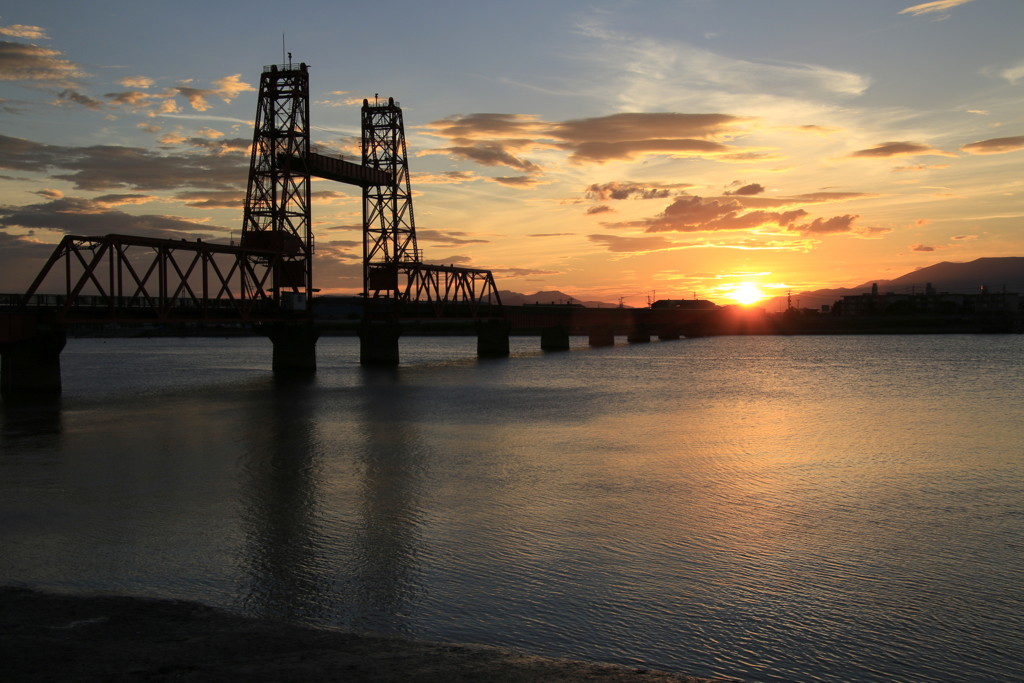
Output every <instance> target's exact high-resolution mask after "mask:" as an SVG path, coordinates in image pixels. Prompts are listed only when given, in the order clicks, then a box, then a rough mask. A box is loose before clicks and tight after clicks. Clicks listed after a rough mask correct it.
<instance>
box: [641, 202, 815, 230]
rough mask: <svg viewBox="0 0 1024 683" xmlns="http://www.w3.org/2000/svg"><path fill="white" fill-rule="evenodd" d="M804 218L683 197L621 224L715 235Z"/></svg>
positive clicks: (801, 213)
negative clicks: (656, 211)
mask: <svg viewBox="0 0 1024 683" xmlns="http://www.w3.org/2000/svg"><path fill="white" fill-rule="evenodd" d="M805 215H807V212H806V211H804V210H803V209H795V210H793V211H786V212H782V213H779V212H774V211H760V210H758V211H749V212H745V207H744V206H743V204H741V203H740V202H738V201H736V200H735V199H732V198H704V197H698V196H690V195H687V196H683V197H679V198H677V199H676V200H675V201H673V202H672V203H671V204H669V205H668V206H667V207H666V208H665V210H664V211H662V212H661V213H660V214H658V215H657V216H654V217H652V218H648V219H644V220H640V221H630V222H627V223H624V224H622V225H624V226H626V227H634V228H636V227H639V228H643V229H644V231H645V232H714V231H719V230H754V229H757V228H762V227H767V226H773V227H775V226H777V227H783V228H784V227H786V226H788V225H789V224H791V223H792V222H793V221H795V220H798V219H800V218H802V217H803V216H805Z"/></svg>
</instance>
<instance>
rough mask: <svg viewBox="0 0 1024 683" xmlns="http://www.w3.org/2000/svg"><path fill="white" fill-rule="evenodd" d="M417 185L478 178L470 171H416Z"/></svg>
mask: <svg viewBox="0 0 1024 683" xmlns="http://www.w3.org/2000/svg"><path fill="white" fill-rule="evenodd" d="M415 180H416V184H417V185H458V184H461V183H469V182H473V181H475V180H480V176H478V175H477V174H475V173H473V172H472V171H443V172H441V173H417V174H416V177H415Z"/></svg>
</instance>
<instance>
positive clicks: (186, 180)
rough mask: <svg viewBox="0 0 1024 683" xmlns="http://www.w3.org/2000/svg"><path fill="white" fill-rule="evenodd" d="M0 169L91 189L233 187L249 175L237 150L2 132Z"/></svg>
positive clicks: (233, 188)
mask: <svg viewBox="0 0 1024 683" xmlns="http://www.w3.org/2000/svg"><path fill="white" fill-rule="evenodd" d="M206 142H215V143H221V144H223V141H206ZM0 168H7V169H12V170H17V171H23V172H34V173H45V174H48V175H49V176H50V177H51V178H56V179H59V180H66V181H68V182H71V183H73V184H74V186H75V187H76V188H78V189H82V190H90V191H104V190H116V189H134V190H144V191H155V190H175V189H185V188H202V189H206V190H235V189H238V188H239V187H244V186H245V183H246V180H247V178H248V159H245V158H244V157H243V156H242V155H240V154H234V155H223V154H218V153H207V154H203V153H196V152H190V153H181V154H160V153H158V152H154V151H151V150H147V149H142V148H139V147H122V146H115V145H94V146H91V147H67V146H58V145H44V144H40V143H36V142H32V141H30V140H23V139H20V138H12V137H8V136H5V135H0ZM55 169H58V170H57V171H56V172H55Z"/></svg>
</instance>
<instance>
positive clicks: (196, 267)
mask: <svg viewBox="0 0 1024 683" xmlns="http://www.w3.org/2000/svg"><path fill="white" fill-rule="evenodd" d="M361 148H362V152H361V160H360V163H354V162H352V161H348V160H345V159H342V158H337V157H331V156H327V155H324V154H320V153H319V152H316V151H314V150H312V149H311V147H310V125H309V70H308V67H307V65H306V64H304V63H302V64H298V65H294V64H291V63H289V64H284V65H272V66H268V67H265V68H264V70H263V72H262V74H261V77H260V88H259V96H258V104H257V112H256V119H255V126H254V132H253V142H252V151H251V158H250V164H249V176H248V184H247V188H246V198H245V205H244V210H243V217H242V232H241V239H240V241H239V243H238V244H233V243H232V244H219V243H213V242H204V241H202V240H196V241H194V242H191V241H186V240H173V239H156V238H150V237H141V236H131V235H114V234H111V235H103V236H92V237H90V236H75V235H67V236H65V237H64V238H63V239H62V240H61V242H60V243H59V244H58V245H57V246H56V248H55V249H54V251H53V253H52V255H51V256H50V258H49V259H48V260H47V261H46V263H45V264H44V266H43V268H42V269H41V271H40V272H39V274H38V276H37V277H36V278H35V280H34V281H33V282H32V283H31V285H30V286H29V287H28V289H27V290H26V292H25V293H24V294H23V295H21V296H19V297H17V300H16V301H11V302H7V305H6V306H5V305H3V304H2V303H0V358H2V365H0V390H2V393H3V394H4V395H14V394H20V393H37V392H42V393H59V392H60V352H61V350H62V349H63V347H64V344H65V342H66V330H67V329H68V328H69V327H73V326H75V325H82V324H96V323H118V324H143V323H154V322H157V323H170V322H179V323H224V322H234V323H244V324H247V325H252V326H254V327H255V328H257V329H259V330H260V331H262V333H264V334H266V336H267V337H268V338H269V339H270V340H271V342H272V344H273V363H272V365H273V370H274V372H281V373H285V372H311V371H314V370H315V369H316V351H315V349H316V341H317V339H318V337H319V334H320V328H319V327H318V325H317V324H316V321H315V320H314V311H313V300H314V294H315V293H316V292H317V291H318V290H317V289H316V288H315V286H314V281H313V254H314V250H315V241H314V234H313V230H312V209H311V201H310V198H311V179H312V178H313V177H318V178H323V179H327V180H332V181H335V182H340V183H344V184H347V185H352V186H355V187H358V188H360V189H361V192H362V207H363V258H362V274H363V278H362V279H363V291H362V301H363V315H362V320H361V324H360V327H359V331H358V332H359V336H360V340H361V341H360V362H361V363H362V364H364V365H396V364H397V363H398V358H399V355H398V339H399V337H400V335H401V331H402V324H403V321H404V322H405V323H406V324H407V323H408V321H410V320H420V319H461V320H469V321H471V323H472V325H473V326H474V331H475V333H476V334H477V337H478V354H479V355H480V356H482V357H488V356H492V357H493V356H497V357H500V356H507V355H508V353H509V342H508V339H509V334H510V333H512V332H513V331H523V330H527V329H535V330H539V331H540V333H541V346H542V348H545V349H550V350H555V349H559V348H568V339H569V334H570V333H577V334H578V333H581V330H582V331H584V332H585V333H586V334H588V335H589V337H590V341H591V343H592V344H594V345H601V344H607V343H609V339H612V340H613V339H614V334H615V332H616V330H620V334H621V333H622V332H621V330H626V332H625V333H626V334H629V335H630V339H631V340H634V341H640V340H642V337H643V336H644V335H645V334H646V338H647V339H648V340H649V339H650V335H651V334H659V336H661V337H662V338H673V335H674V336H675V337H678V335H679V334H682V332H681V331H680V330H681V329H682V328H683V327H684V325H683V323H680V322H679V318H680V316H679V313H678V312H677V313H676V314H675V315H674V316H673V315H667V314H660V315H659V314H658V313H656V312H648V313H636V312H634V313H629V312H626V311H630V310H632V309H579V308H567V309H564V310H560V309H557V308H556V307H550V308H544V307H522V308H521V309H518V310H516V311H513V310H511V309H506V307H503V306H502V303H501V298H500V296H499V294H498V290H497V286H496V285H495V281H494V277H493V275H492V273H491V271H489V270H482V269H475V268H462V267H456V266H453V265H447V266H445V265H435V264H428V263H425V262H423V260H422V252H421V250H420V249H419V247H418V245H417V240H416V226H415V219H414V212H413V201H412V189H411V180H410V174H409V164H408V154H407V150H406V140H405V128H404V122H403V117H402V109H401V107H400V106H399V104H398V103H397V102H395V101H394V99H393V98H389V99H388V100H386V101H382V100H380V99H378V98H376V97H375V98H374V100H373V101H372V102H370V101H369V100H363V105H362V110H361ZM54 290H56V291H57V292H59V293H54ZM531 309H532V310H531ZM684 317H686V318H687V319H688V320H690V322H689V323H687V324H690V325H691V328H693V325H694V324H695V323H693V321H692V319H693V318H694V315H693V314H692V313H691V314H690V315H688V316H684ZM697 317H700V315H698V316H697ZM641 318H642V319H641ZM609 335H612V336H611V337H609Z"/></svg>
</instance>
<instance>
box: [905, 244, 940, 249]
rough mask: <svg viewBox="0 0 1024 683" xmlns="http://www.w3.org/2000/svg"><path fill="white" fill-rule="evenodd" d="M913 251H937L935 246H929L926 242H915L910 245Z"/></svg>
mask: <svg viewBox="0 0 1024 683" xmlns="http://www.w3.org/2000/svg"><path fill="white" fill-rule="evenodd" d="M910 250H911V251H935V247H929V246H927V245H924V244H914V245H912V246H911V247H910Z"/></svg>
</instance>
